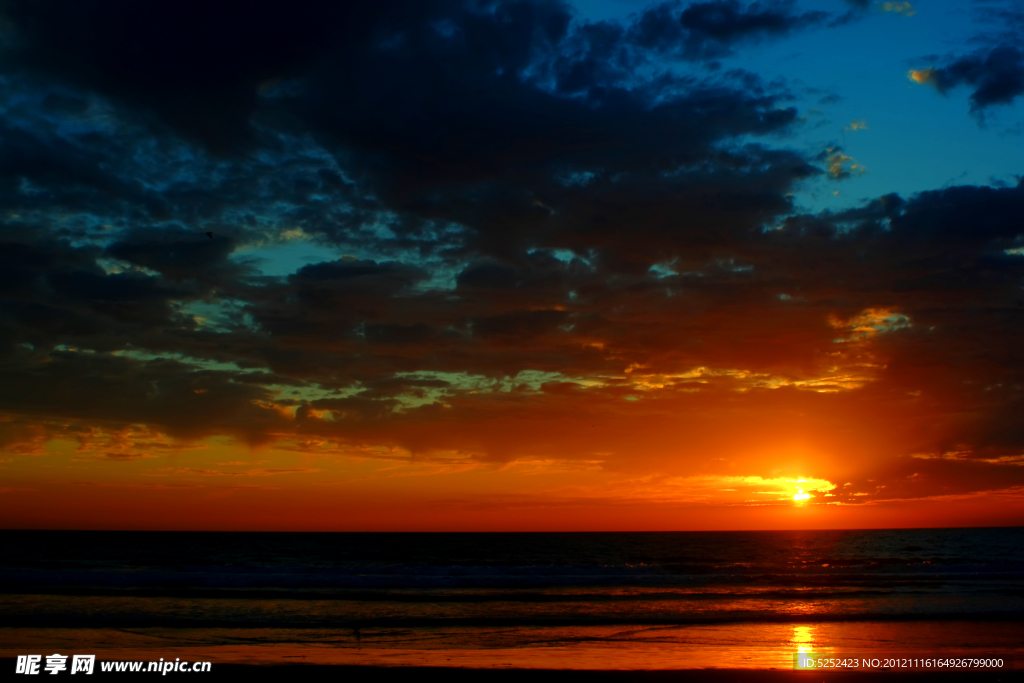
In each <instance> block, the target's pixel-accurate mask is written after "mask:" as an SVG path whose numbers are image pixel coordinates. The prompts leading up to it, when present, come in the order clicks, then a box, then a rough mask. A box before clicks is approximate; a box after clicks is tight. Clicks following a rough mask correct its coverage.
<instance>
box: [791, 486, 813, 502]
mask: <svg viewBox="0 0 1024 683" xmlns="http://www.w3.org/2000/svg"><path fill="white" fill-rule="evenodd" d="M810 497H811V494H809V493H804V490H803V489H802V488H800V487H797V489H796V493H794V494H793V500H795V501H798V502H799V501H801V500H807V499H808V498H810Z"/></svg>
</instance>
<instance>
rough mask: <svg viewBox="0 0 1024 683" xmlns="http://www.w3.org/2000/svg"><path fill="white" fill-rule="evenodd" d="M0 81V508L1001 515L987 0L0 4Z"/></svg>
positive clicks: (748, 518)
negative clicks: (882, 0)
mask: <svg viewBox="0 0 1024 683" xmlns="http://www.w3.org/2000/svg"><path fill="white" fill-rule="evenodd" d="M0 112H2V115H0V526H3V527H5V528H64V529H71V528H81V529H94V528H95V529H99V528H104V529H225V530H227V529H264V530H278V529H282V530H283V529H294V530H645V529H650V530H662V529H665V530H668V529H678V530H691V529H693V530H700V529H772V528H823V527H844V528H851V527H853V528H856V527H910V526H970V525H1008V524H1024V182H1022V176H1021V175H1020V174H1021V173H1024V6H1022V4H1021V3H1019V2H1015V1H1014V0H1006V1H1002V0H914V1H913V2H875V1H873V0H815V1H813V2H812V1H810V0H800V1H797V0H792V1H790V0H777V1H775V0H761V1H759V2H754V3H748V2H745V1H741V0H713V1H711V2H695V3H687V2H667V3H657V2H655V3H648V2H644V1H642V0H638V1H636V2H633V1H631V0H588V1H584V0H577V1H576V2H572V3H567V2H559V1H554V0H552V1H547V0H544V1H538V2H529V1H523V0H510V1H504V0H501V1H498V0H495V1H491V0H466V1H455V0H451V1H449V0H442V1H433V0H408V1H405V2H363V3H340V2H339V3H335V2H312V1H310V0H287V1H276V2H259V3H255V2H249V1H247V0H245V1H243V0H232V1H230V2H216V3H211V2H208V1H207V0H146V1H145V2H139V1H137V0H103V1H100V0H92V1H82V0H0ZM207 233H210V234H211V235H212V236H208V235H207ZM802 494H805V495H802Z"/></svg>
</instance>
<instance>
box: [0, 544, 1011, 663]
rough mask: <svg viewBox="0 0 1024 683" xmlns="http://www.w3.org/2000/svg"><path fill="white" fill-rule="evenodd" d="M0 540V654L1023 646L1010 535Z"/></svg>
mask: <svg viewBox="0 0 1024 683" xmlns="http://www.w3.org/2000/svg"><path fill="white" fill-rule="evenodd" d="M0 543H2V547H3V548H5V551H4V553H3V556H2V559H0V591H2V594H0V638H2V639H3V640H2V642H3V646H2V647H3V649H2V653H0V654H3V656H13V655H15V654H20V653H23V652H24V651H25V648H31V647H39V648H43V649H46V648H54V647H65V649H67V648H71V647H78V648H80V649H81V648H87V647H91V648H93V649H97V650H100V651H103V652H116V653H121V654H125V653H128V654H131V653H136V652H138V653H141V652H146V653H163V652H170V651H174V652H187V653H189V654H190V656H193V657H198V656H199V655H197V654H196V653H197V652H199V653H205V655H206V657H207V658H208V659H212V660H215V661H250V662H272V661H285V660H288V659H291V660H302V661H317V662H336V663H369V664H382V663H383V664H394V665H400V664H438V663H441V664H442V665H443V664H444V663H445V662H447V664H448V665H484V666H490V665H495V666H497V665H498V664H499V663H502V662H503V663H508V662H512V663H514V664H515V665H517V666H518V665H524V664H525V665H536V666H542V665H546V666H550V665H552V664H556V665H560V668H617V667H619V668H622V667H625V668H660V667H661V668H672V667H681V668H685V667H687V666H709V665H716V666H765V665H767V664H768V663H775V664H778V663H779V662H785V661H786V660H787V658H790V657H791V655H792V653H793V652H796V651H797V650H801V651H804V650H813V651H815V652H819V651H822V652H841V651H847V650H851V651H852V650H856V651H858V652H862V651H872V652H874V651H876V650H878V649H880V648H881V649H885V648H887V649H888V651H890V652H914V653H920V652H932V651H938V652H947V651H950V652H952V651H957V652H974V653H984V652H997V651H998V652H999V653H1002V654H1003V655H1004V656H1007V657H1013V656H1016V655H1017V654H1018V653H1020V652H1022V651H1024V630H1022V628H1021V626H1020V622H1021V621H1024V529H1020V528H999V529H937V530H895V531H800V532H795V531H785V532H707V533H660V532H652V533H493V534H491V533H459V534H403V533H392V534H383V533H363V534H355V533H192V532H181V533H176V532H175V533H169V532H152V533H144V532H36V531H32V532H29V531H5V532H0ZM140 656H141V655H140ZM160 656H165V655H163V654H160ZM499 660H501V662H499ZM506 660H507V661H506ZM712 661H713V662H714V663H711V664H709V663H708V662H712Z"/></svg>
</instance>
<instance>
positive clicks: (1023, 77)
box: [915, 45, 1024, 112]
mask: <svg viewBox="0 0 1024 683" xmlns="http://www.w3.org/2000/svg"><path fill="white" fill-rule="evenodd" d="M915 74H917V79H918V80H920V81H922V82H926V83H930V84H932V85H934V86H935V88H936V89H937V90H938V91H939V92H941V93H945V92H946V91H948V90H951V89H952V88H955V87H957V86H959V85H967V86H970V87H971V88H973V92H972V93H971V111H972V112H981V111H982V110H984V109H986V108H988V107H991V106H992V105H996V104H1010V103H1011V102H1013V100H1014V99H1016V98H1017V96H1019V95H1021V94H1022V93H1024V52H1022V51H1021V49H1020V48H1019V47H1017V46H1012V45H1003V46H1000V47H996V48H992V49H990V50H981V51H979V52H976V53H974V54H972V55H966V56H963V57H960V58H958V59H956V60H955V61H953V62H951V63H949V64H947V65H946V66H943V67H938V68H931V69H927V70H924V71H917V72H915Z"/></svg>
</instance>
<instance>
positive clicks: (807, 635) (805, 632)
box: [790, 626, 815, 652]
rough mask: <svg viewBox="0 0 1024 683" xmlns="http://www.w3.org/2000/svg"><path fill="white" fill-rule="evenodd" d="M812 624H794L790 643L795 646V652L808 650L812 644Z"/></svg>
mask: <svg viewBox="0 0 1024 683" xmlns="http://www.w3.org/2000/svg"><path fill="white" fill-rule="evenodd" d="M814 628H815V627H814V626H794V627H793V636H792V637H791V638H790V643H791V644H792V645H795V646H796V650H797V652H810V651H811V647H812V646H813V644H814Z"/></svg>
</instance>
